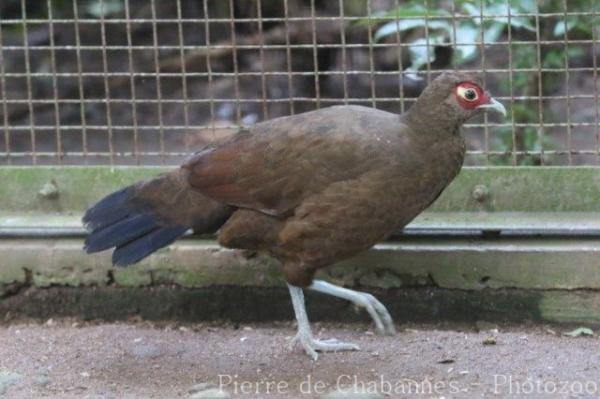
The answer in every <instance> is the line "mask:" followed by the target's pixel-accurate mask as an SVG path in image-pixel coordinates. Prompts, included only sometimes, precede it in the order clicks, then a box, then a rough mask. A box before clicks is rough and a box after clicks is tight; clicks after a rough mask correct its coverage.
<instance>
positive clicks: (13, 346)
mask: <svg viewBox="0 0 600 399" xmlns="http://www.w3.org/2000/svg"><path fill="white" fill-rule="evenodd" d="M398 327H399V328H398V330H399V332H398V334H396V335H395V336H393V337H380V336H377V335H375V334H373V333H372V328H371V326H370V325H362V324H349V325H335V324H319V323H317V324H315V325H314V329H315V335H317V336H318V337H320V338H324V339H326V338H331V337H336V338H338V339H342V340H344V341H350V342H355V343H357V344H359V345H360V346H361V348H362V350H361V351H358V352H346V353H326V354H322V355H321V356H320V358H319V360H318V361H317V362H316V363H315V362H313V361H311V360H310V359H309V358H308V357H307V356H306V355H305V354H304V353H303V352H302V350H301V349H300V348H299V347H295V348H291V349H290V348H289V343H290V341H291V338H292V337H293V335H294V333H295V330H294V326H293V325H292V324H291V323H277V324H273V323H272V324H262V325H261V324H256V325H251V326H236V325H229V324H220V325H217V324H186V325H178V324H177V325H176V324H166V323H162V324H153V323H149V322H143V321H131V322H117V323H99V322H91V323H84V322H80V321H77V322H74V321H73V320H60V319H57V320H53V321H52V322H51V323H37V322H30V321H18V322H12V323H10V324H7V323H4V324H0V392H4V397H7V398H11V399H12V398H33V397H48V398H80V397H84V398H195V399H198V398H229V397H231V398H238V397H240V398H287V397H294V398H302V397H306V398H327V399H334V398H354V399H358V398H363V399H364V398H381V397H400V396H402V397H406V396H408V397H410V396H413V397H432V396H433V397H440V396H445V397H479V396H482V395H485V394H491V393H497V394H499V395H500V396H502V397H504V396H508V395H510V394H514V395H516V396H519V394H522V395H524V394H529V393H531V394H533V395H531V396H530V397H539V396H547V395H546V394H551V396H552V395H554V396H557V397H569V396H573V397H596V396H598V395H599V394H600V340H599V339H598V338H597V336H596V335H594V336H579V337H570V336H565V335H563V333H564V332H566V331H569V330H571V329H572V328H573V327H574V326H571V327H570V328H566V327H560V326H552V327H544V326H504V325H502V326H494V325H491V326H490V325H482V326H479V327H483V328H479V327H477V326H465V325H444V326H440V325H400V326H398ZM575 327H577V326H575ZM242 338H243V339H242ZM492 339H493V342H494V344H490V342H491V341H492ZM411 394H412V395H411ZM0 395H1V394H0Z"/></svg>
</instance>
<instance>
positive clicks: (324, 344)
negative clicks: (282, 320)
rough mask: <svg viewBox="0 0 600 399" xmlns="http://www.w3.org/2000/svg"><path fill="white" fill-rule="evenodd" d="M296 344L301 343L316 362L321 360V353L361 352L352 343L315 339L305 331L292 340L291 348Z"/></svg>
mask: <svg viewBox="0 0 600 399" xmlns="http://www.w3.org/2000/svg"><path fill="white" fill-rule="evenodd" d="M296 342H299V343H300V345H301V346H302V348H303V349H304V351H305V352H306V354H307V355H308V356H310V357H311V358H312V359H313V360H314V361H317V359H318V358H319V354H318V353H317V351H320V352H339V351H356V350H360V347H359V346H358V345H356V344H353V343H350V342H342V341H338V340H337V339H335V338H330V339H326V340H318V339H315V338H314V337H313V336H312V334H310V333H309V334H306V333H304V332H303V331H298V334H296V336H295V337H294V338H293V339H292V342H291V346H292V347H293V346H294V344H296Z"/></svg>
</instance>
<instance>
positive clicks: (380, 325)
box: [308, 280, 396, 335]
mask: <svg viewBox="0 0 600 399" xmlns="http://www.w3.org/2000/svg"><path fill="white" fill-rule="evenodd" d="M308 289H310V290H314V291H318V292H322V293H323V294H328V295H333V296H336V297H338V298H342V299H346V300H348V301H350V302H352V303H354V304H355V305H357V306H360V307H364V308H365V309H367V312H369V314H370V315H371V318H372V319H373V321H374V322H375V327H376V328H377V331H378V332H380V333H382V334H383V333H385V334H389V335H393V334H395V333H396V328H395V327H394V322H393V320H392V317H391V316H390V314H389V312H388V311H387V309H386V308H385V306H383V304H382V303H381V302H379V301H378V300H377V298H375V297H374V296H373V295H371V294H369V293H366V292H360V291H353V290H350V289H348V288H344V287H339V286H337V285H334V284H331V283H328V282H326V281H323V280H315V281H314V282H313V283H312V285H311V286H310V287H308Z"/></svg>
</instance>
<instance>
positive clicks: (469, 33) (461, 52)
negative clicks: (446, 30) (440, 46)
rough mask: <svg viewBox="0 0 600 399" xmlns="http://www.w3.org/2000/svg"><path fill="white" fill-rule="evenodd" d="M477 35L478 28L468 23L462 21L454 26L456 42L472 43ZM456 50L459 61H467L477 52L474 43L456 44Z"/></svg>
mask: <svg viewBox="0 0 600 399" xmlns="http://www.w3.org/2000/svg"><path fill="white" fill-rule="evenodd" d="M478 36H479V28H478V27H477V26H475V25H473V24H470V23H462V24H460V25H459V26H458V27H457V28H456V42H457V43H473V42H475V41H476V40H477V37H478ZM455 48H456V51H457V53H458V54H457V56H458V61H459V62H464V61H468V60H469V59H471V58H472V57H474V56H475V54H476V53H477V45H476V44H468V45H467V44H463V45H461V44H457V45H456V47H455Z"/></svg>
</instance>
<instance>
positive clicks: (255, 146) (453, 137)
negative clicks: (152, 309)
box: [83, 72, 506, 360]
mask: <svg viewBox="0 0 600 399" xmlns="http://www.w3.org/2000/svg"><path fill="white" fill-rule="evenodd" d="M485 110H490V111H496V112H500V113H501V114H503V115H506V110H505V108H504V106H503V105H502V104H501V103H499V102H498V101H496V100H494V99H493V98H492V97H491V96H490V94H489V93H488V92H486V91H485V90H484V89H483V88H482V83H481V78H480V77H479V76H478V75H474V74H467V73H462V72H456V73H444V74H441V75H440V76H438V77H437V78H436V79H435V80H433V81H432V82H431V83H430V84H429V85H428V86H427V87H426V88H425V89H424V90H423V92H422V93H421V95H420V96H419V98H418V99H417V101H416V102H415V103H414V105H413V106H412V107H410V109H409V110H408V111H407V112H405V113H403V114H401V115H397V114H394V113H389V112H385V111H381V110H377V109H373V108H368V107H362V106H354V105H344V106H332V107H327V108H322V109H319V110H315V111H310V112H306V113H302V114H297V115H293V116H286V117H280V118H276V119H272V120H268V121H264V122H261V123H257V124H255V125H253V126H251V127H247V128H243V129H241V130H240V131H239V132H238V133H237V134H236V135H235V136H234V137H233V138H232V139H231V140H229V141H228V142H226V143H224V144H221V145H217V146H212V147H207V148H204V149H202V150H200V151H198V152H197V153H195V154H193V155H192V156H191V157H190V158H189V159H187V160H186V161H185V162H184V163H183V165H182V166H181V167H180V168H178V169H176V170H173V171H172V172H170V173H166V174H163V175H161V176H158V177H156V178H154V179H151V180H147V181H142V182H138V183H136V184H133V185H131V186H128V187H125V188H123V189H121V190H119V191H117V192H115V193H113V194H110V195H108V196H107V197H105V198H103V199H102V200H100V201H99V202H98V203H97V204H95V205H93V206H92V207H90V208H89V209H88V210H87V211H86V213H85V215H84V217H83V223H84V225H85V226H86V228H87V229H88V231H89V235H88V236H87V238H86V241H85V250H86V251H87V252H88V253H93V252H99V251H104V250H108V249H111V248H114V252H113V254H112V262H113V264H114V265H115V266H127V265H131V264H134V263H137V262H139V261H140V260H142V259H143V258H145V257H147V256H148V255H150V254H151V253H153V252H155V251H156V250H158V249H160V248H162V247H164V246H167V245H169V244H171V243H172V242H174V241H175V240H176V239H177V238H178V237H181V236H182V235H184V234H185V233H186V232H187V231H188V230H190V229H191V230H193V231H194V232H195V233H214V232H218V241H219V244H220V245H222V246H224V247H227V248H240V249H246V250H253V251H261V252H264V253H267V254H270V255H271V256H273V257H274V258H275V259H277V260H278V261H279V262H280V263H281V266H282V274H283V278H284V279H285V281H286V283H287V285H288V288H289V292H290V295H291V300H292V305H293V309H294V312H295V316H296V320H297V324H298V333H297V335H296V339H295V342H299V343H300V344H301V346H302V347H303V348H304V350H305V351H306V353H307V354H308V355H309V356H311V357H312V358H313V359H314V360H316V359H317V357H318V353H317V352H318V351H321V352H325V351H340V350H356V349H359V348H358V346H356V345H354V344H353V343H347V342H340V341H337V340H335V339H330V340H318V339H316V338H315V337H314V336H313V334H312V332H311V328H310V324H309V320H308V316H307V313H306V309H305V305H304V293H303V291H304V290H305V289H308V290H313V291H318V292H321V293H324V294H329V295H333V296H336V297H339V298H343V299H346V300H349V301H351V302H353V303H355V304H356V305H358V306H361V307H364V308H366V310H367V311H368V313H369V315H370V316H371V318H372V319H373V321H374V323H375V326H376V329H377V331H378V332H380V333H388V334H393V333H394V332H395V328H394V323H393V321H392V318H391V317H390V314H389V313H388V311H387V310H386V308H385V306H384V305H383V304H382V303H381V302H380V301H378V300H377V299H376V298H375V297H373V296H372V295H370V294H368V293H365V292H359V291H354V290H350V289H348V288H344V287H340V286H336V285H333V284H331V283H329V282H326V281H323V280H318V279H315V278H314V275H315V272H316V271H317V270H318V269H320V268H323V267H326V266H329V265H331V264H333V263H335V262H338V261H340V260H343V259H346V258H349V257H351V256H353V255H355V254H357V253H359V252H361V251H364V250H367V249H368V248H370V247H372V246H373V245H374V244H376V243H377V242H380V241H381V240H384V239H385V238H386V237H388V236H389V235H390V234H392V233H393V232H395V231H397V230H398V229H400V228H402V227H403V226H405V225H406V224H407V223H409V222H410V221H411V220H412V219H413V218H414V217H415V216H417V215H418V214H419V213H421V212H422V211H423V210H424V209H425V208H427V207H428V206H429V205H431V203H433V202H434V201H435V200H436V198H437V197H438V196H439V195H440V194H441V192H442V191H443V190H444V188H445V187H446V186H448V184H449V183H450V182H451V181H452V180H453V179H454V177H455V176H456V175H457V174H458V172H459V171H460V169H461V167H462V164H463V159H464V154H465V142H464V139H463V138H462V136H461V135H460V127H461V125H462V124H463V123H464V122H465V121H466V120H468V119H470V118H472V117H473V116H475V115H477V114H479V113H481V112H482V111H485Z"/></svg>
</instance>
